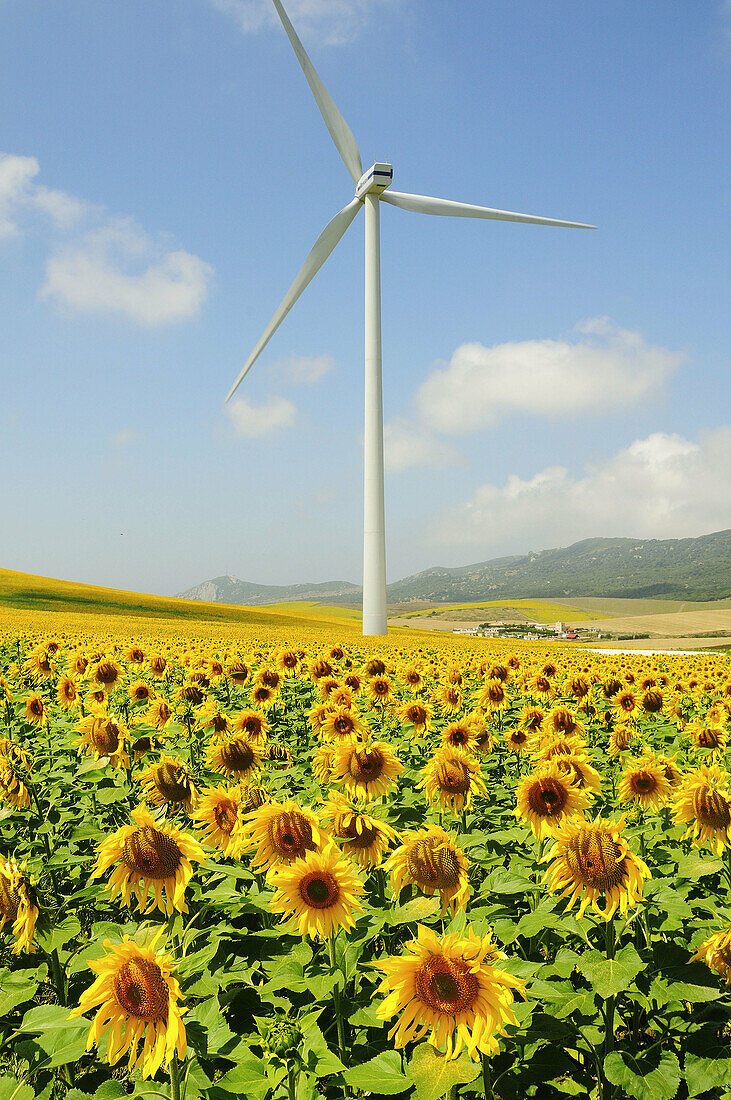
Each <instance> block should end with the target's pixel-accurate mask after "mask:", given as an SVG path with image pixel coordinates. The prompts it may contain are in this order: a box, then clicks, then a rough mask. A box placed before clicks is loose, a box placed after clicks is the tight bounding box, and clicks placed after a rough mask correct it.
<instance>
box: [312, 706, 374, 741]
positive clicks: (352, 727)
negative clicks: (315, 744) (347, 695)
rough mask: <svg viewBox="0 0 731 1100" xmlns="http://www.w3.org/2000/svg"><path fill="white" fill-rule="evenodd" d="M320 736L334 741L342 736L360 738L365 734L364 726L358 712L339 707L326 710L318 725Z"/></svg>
mask: <svg viewBox="0 0 731 1100" xmlns="http://www.w3.org/2000/svg"><path fill="white" fill-rule="evenodd" d="M320 736H321V737H326V738H327V739H328V740H330V741H336V742H337V741H338V740H339V739H340V738H342V737H357V738H362V737H365V736H366V727H365V726H364V725H363V722H362V721H361V719H360V717H359V715H358V714H354V713H353V711H352V710H345V709H343V708H340V709H338V710H333V711H328V713H327V715H326V717H325V720H324V721H323V723H322V725H321V726H320Z"/></svg>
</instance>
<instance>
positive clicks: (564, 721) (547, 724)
mask: <svg viewBox="0 0 731 1100" xmlns="http://www.w3.org/2000/svg"><path fill="white" fill-rule="evenodd" d="M542 728H543V730H544V731H545V732H546V733H547V734H549V735H550V734H553V735H554V737H577V738H579V739H580V738H581V735H582V733H583V732H584V724H583V722H582V721H581V720H580V719H579V718H578V717H577V716H576V715H575V714H574V712H573V711H572V710H570V709H569V708H568V707H553V709H552V710H549V712H548V714H547V715H546V717H545V719H544V721H543V727H542Z"/></svg>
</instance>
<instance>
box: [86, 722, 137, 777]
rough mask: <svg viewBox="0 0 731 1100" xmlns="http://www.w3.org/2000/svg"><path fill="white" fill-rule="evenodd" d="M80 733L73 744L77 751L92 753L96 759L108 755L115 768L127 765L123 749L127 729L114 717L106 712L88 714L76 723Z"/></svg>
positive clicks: (127, 761)
mask: <svg viewBox="0 0 731 1100" xmlns="http://www.w3.org/2000/svg"><path fill="white" fill-rule="evenodd" d="M76 731H77V733H80V734H81V737H80V738H79V740H78V741H75V742H74V745H75V747H76V749H77V751H78V752H79V753H81V752H84V753H87V754H89V755H91V754H93V755H94V756H95V757H96V759H97V760H99V759H101V758H102V757H103V756H108V757H109V760H110V762H111V763H112V764H113V765H114V767H115V768H122V767H126V768H128V767H129V756H128V755H127V752H126V751H125V747H124V746H125V741H126V739H127V737H128V734H127V730H126V729H125V727H124V726H123V725H122V723H121V722H118V721H117V720H116V719H115V718H112V717H110V716H109V715H107V714H90V715H88V716H87V717H86V718H82V719H81V720H80V721H79V722H78V724H77V725H76Z"/></svg>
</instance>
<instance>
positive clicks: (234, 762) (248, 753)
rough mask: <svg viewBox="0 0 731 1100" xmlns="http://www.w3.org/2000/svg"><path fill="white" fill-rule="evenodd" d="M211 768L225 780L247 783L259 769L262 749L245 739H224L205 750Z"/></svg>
mask: <svg viewBox="0 0 731 1100" xmlns="http://www.w3.org/2000/svg"><path fill="white" fill-rule="evenodd" d="M206 752H207V755H208V759H209V761H210V765H211V768H212V769H213V771H214V772H221V773H222V774H223V775H225V776H226V777H227V778H231V777H232V776H235V777H236V779H237V780H238V781H239V782H242V781H248V780H249V779H251V778H252V776H254V775H255V774H256V772H258V771H259V768H260V767H261V758H262V747H261V745H258V744H255V743H254V742H253V741H249V740H248V739H247V738H246V737H225V738H223V739H222V740H220V741H214V742H212V743H211V744H210V745H209V746H208V749H207V750H206Z"/></svg>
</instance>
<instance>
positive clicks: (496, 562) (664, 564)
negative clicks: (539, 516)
mask: <svg viewBox="0 0 731 1100" xmlns="http://www.w3.org/2000/svg"><path fill="white" fill-rule="evenodd" d="M528 596H533V597H543V598H544V599H545V598H546V597H551V596H561V597H571V596H610V597H614V598H616V597H622V596H624V597H632V598H640V597H645V598H647V597H650V598H652V597H655V598H660V597H662V598H663V599H675V600H720V599H725V598H726V597H727V596H731V530H728V531H717V532H715V533H714V534H712V535H702V536H701V537H700V538H695V539H662V540H661V539H584V540H583V541H581V542H575V543H574V544H573V545H572V546H568V547H562V548H559V549H556V550H541V551H539V552H536V553H529V554H525V555H523V556H513V557H506V558H494V559H492V560H491V561H485V562H479V563H478V564H477V565H465V566H461V567H460V568H457V569H440V568H436V569H426V570H424V572H422V573H415V574H414V576H412V577H405V578H404V579H403V580H401V581H396V583H395V584H392V585H389V588H388V599H389V602H391V603H405V602H408V601H410V600H431V601H433V602H434V603H459V602H467V601H473V600H480V599H491V600H494V599H502V598H503V597H511V598H513V599H518V598H519V597H528Z"/></svg>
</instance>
